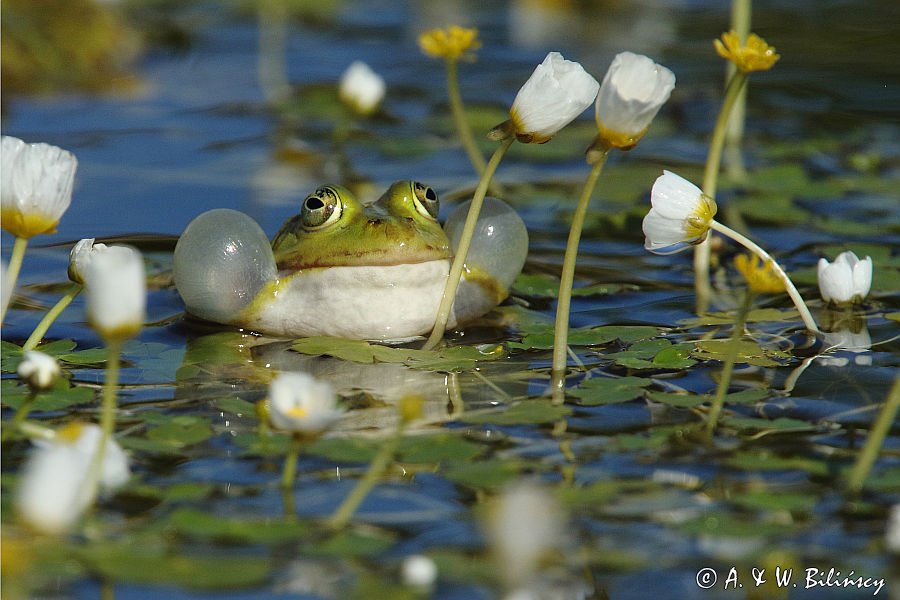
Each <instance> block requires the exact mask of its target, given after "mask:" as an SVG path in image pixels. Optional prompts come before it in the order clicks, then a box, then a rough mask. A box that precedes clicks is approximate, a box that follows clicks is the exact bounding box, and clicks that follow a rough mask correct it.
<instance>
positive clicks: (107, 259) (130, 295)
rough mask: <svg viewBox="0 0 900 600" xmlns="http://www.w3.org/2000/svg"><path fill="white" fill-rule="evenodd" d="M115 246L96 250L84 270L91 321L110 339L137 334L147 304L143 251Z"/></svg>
mask: <svg viewBox="0 0 900 600" xmlns="http://www.w3.org/2000/svg"><path fill="white" fill-rule="evenodd" d="M115 248H116V247H110V248H107V249H106V251H104V252H94V253H93V254H92V255H91V258H90V260H88V261H87V264H85V265H84V269H83V271H82V272H81V276H82V277H83V278H84V287H85V293H86V295H87V305H86V311H87V318H88V322H89V323H90V324H91V326H92V327H93V328H94V329H96V330H97V331H98V332H100V335H102V336H103V338H104V339H106V340H107V341H110V340H124V339H127V338H130V337H132V336H134V335H136V334H137V332H138V331H140V329H141V326H142V325H143V323H144V315H145V309H146V305H147V282H146V279H145V276H144V259H143V258H142V257H141V253H140V252H138V251H137V250H135V249H133V248H129V247H127V246H119V247H118V248H120V249H115Z"/></svg>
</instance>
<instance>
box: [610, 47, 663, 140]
mask: <svg viewBox="0 0 900 600" xmlns="http://www.w3.org/2000/svg"><path fill="white" fill-rule="evenodd" d="M674 88H675V75H674V74H673V73H672V71H670V70H669V69H667V68H665V67H664V66H662V65H658V64H656V63H655V62H653V60H652V59H650V58H648V57H646V56H643V55H641V54H634V53H632V52H622V53H620V54H617V55H616V57H615V58H614V59H613V62H612V64H611V65H610V67H609V70H608V71H607V72H606V76H605V77H604V78H603V83H602V84H601V85H600V93H599V94H597V101H596V104H595V114H596V118H597V127H598V128H599V129H600V133H599V135H598V136H597V142H596V144H599V145H601V146H602V147H607V148H618V149H620V150H630V149H631V148H634V146H635V145H636V144H637V143H638V140H640V139H641V137H643V135H644V133H645V132H646V131H647V129H648V128H649V127H650V123H651V122H652V121H653V118H654V117H655V116H656V114H657V113H658V112H659V109H660V108H661V107H662V105H663V104H665V102H666V101H667V100H668V99H669V96H670V95H671V93H672V90H673V89H674Z"/></svg>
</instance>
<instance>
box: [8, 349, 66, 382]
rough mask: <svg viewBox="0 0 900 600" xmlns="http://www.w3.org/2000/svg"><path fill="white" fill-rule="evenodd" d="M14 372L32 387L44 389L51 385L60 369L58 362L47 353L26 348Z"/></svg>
mask: <svg viewBox="0 0 900 600" xmlns="http://www.w3.org/2000/svg"><path fill="white" fill-rule="evenodd" d="M16 372H17V373H18V374H19V377H21V378H22V379H24V380H25V381H26V382H27V383H28V385H29V386H31V388H32V389H36V390H46V389H49V388H51V387H52V386H53V384H54V383H55V382H56V379H57V378H58V377H59V374H60V372H61V371H60V368H59V363H58V362H56V359H55V358H53V357H52V356H50V355H49V354H44V353H43V352H39V351H37V350H26V351H25V357H24V358H23V359H22V362H20V363H19V368H18V369H17V370H16Z"/></svg>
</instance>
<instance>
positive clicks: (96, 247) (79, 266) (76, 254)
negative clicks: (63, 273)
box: [68, 238, 134, 285]
mask: <svg viewBox="0 0 900 600" xmlns="http://www.w3.org/2000/svg"><path fill="white" fill-rule="evenodd" d="M105 252H112V253H113V254H115V253H119V254H123V255H124V254H129V253H132V252H134V250H132V249H131V248H129V247H128V246H107V245H106V244H95V243H94V238H85V239H83V240H79V241H78V243H76V244H75V246H74V247H73V248H72V251H71V252H69V273H68V274H69V279H70V280H71V281H74V282H75V283H80V284H81V285H84V273H85V270H86V269H87V267H88V264H89V263H90V262H91V261H92V260H93V259H94V257H95V256H97V255H98V254H102V253H105ZM125 260H127V259H125Z"/></svg>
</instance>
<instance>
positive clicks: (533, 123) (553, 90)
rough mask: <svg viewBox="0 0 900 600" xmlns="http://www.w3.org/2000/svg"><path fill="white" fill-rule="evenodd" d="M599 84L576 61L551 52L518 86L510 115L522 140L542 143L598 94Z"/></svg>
mask: <svg viewBox="0 0 900 600" xmlns="http://www.w3.org/2000/svg"><path fill="white" fill-rule="evenodd" d="M599 89H600V84H599V83H597V80H596V79H594V78H593V77H591V75H590V74H589V73H587V72H586V71H585V70H584V68H583V67H582V66H581V65H580V64H578V63H577V62H573V61H570V60H566V59H564V58H563V56H562V54H560V53H559V52H550V53H549V54H547V57H546V58H545V59H544V62H542V63H541V64H539V65H538V66H537V68H536V69H535V70H534V73H532V74H531V77H529V78H528V81H526V82H525V85H523V86H522V88H521V89H520V90H519V93H518V94H517V95H516V99H515V101H514V102H513V105H512V108H511V109H510V111H509V115H510V117H511V118H512V123H513V126H514V127H515V130H516V137H517V138H518V139H519V141H521V142H526V143H532V142H533V143H537V144H543V143H544V142H547V141H549V140H550V138H552V137H553V136H554V135H556V133H557V132H558V131H559V130H560V129H562V128H563V127H565V126H566V125H568V124H569V123H571V122H572V121H574V120H575V117H577V116H578V115H580V114H581V113H583V112H584V110H585V109H586V108H587V107H588V106H590V105H591V103H592V102H593V101H594V98H596V97H597V90H599Z"/></svg>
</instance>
